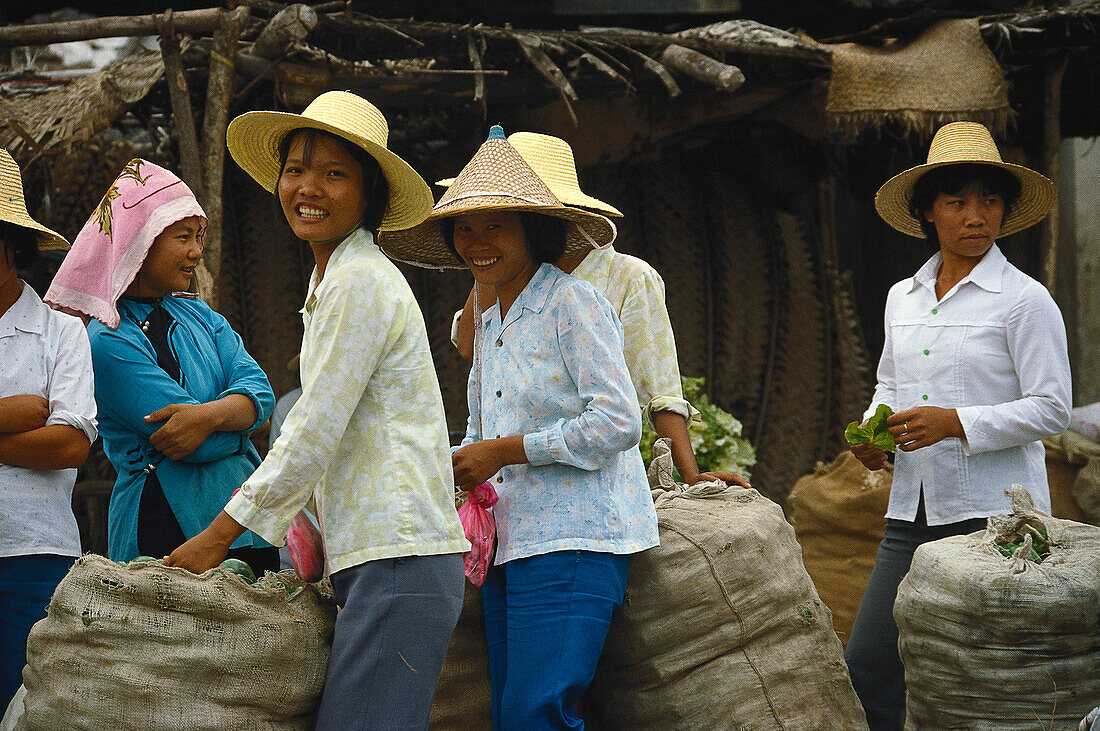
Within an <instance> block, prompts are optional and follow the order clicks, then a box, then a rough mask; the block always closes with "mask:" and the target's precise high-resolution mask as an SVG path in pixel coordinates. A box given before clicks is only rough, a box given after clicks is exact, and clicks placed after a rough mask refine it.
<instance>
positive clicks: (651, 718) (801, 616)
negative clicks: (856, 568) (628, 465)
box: [584, 439, 867, 731]
mask: <svg viewBox="0 0 1100 731" xmlns="http://www.w3.org/2000/svg"><path fill="white" fill-rule="evenodd" d="M650 481H651V485H652V486H653V496H654V499H655V503H656V508H657V521H658V525H659V526H660V532H661V545H660V546H659V547H658V548H652V549H650V550H648V551H644V552H642V553H639V554H635V555H633V556H631V562H630V579H629V582H628V585H627V592H626V599H625V602H624V604H623V608H622V611H621V613H620V614H619V615H617V616H616V617H615V619H614V620H613V621H612V625H611V630H610V632H609V634H608V637H607V642H606V643H605V645H604V651H603V655H602V657H601V659H600V665H599V667H598V668H597V670H596V677H595V680H594V681H593V683H592V686H591V687H590V689H589V692H588V694H587V695H586V696H585V699H584V702H585V709H586V711H588V712H589V713H591V714H592V715H593V716H595V719H596V721H597V722H598V723H599V727H600V728H612V729H653V730H654V731H656V730H657V729H660V730H661V731H664V730H666V729H739V728H746V729H750V728H751V729H796V728H830V729H866V728H867V723H866V720H865V719H864V715H863V709H862V708H861V706H860V704H859V701H858V699H857V698H856V695H855V691H853V689H852V683H851V680H850V679H849V677H848V670H847V667H846V666H845V664H844V660H843V659H842V657H841V646H840V642H839V641H838V640H837V638H836V634H835V633H834V632H833V627H832V618H831V617H830V615H829V610H828V608H827V607H826V606H825V605H824V604H823V603H822V602H821V600H820V599H819V598H818V595H817V592H816V591H814V587H813V583H812V582H811V581H810V577H809V576H808V575H807V574H806V570H805V568H803V566H802V556H801V552H800V550H799V547H798V544H797V543H796V542H795V539H794V531H793V530H792V529H791V527H790V525H789V524H788V523H787V522H786V520H784V518H783V511H782V510H781V509H780V507H779V506H778V505H776V504H775V503H773V502H772V501H770V500H768V499H767V498H765V497H763V496H762V495H760V493H758V492H757V491H756V490H751V489H750V490H746V489H743V488H740V487H727V486H726V485H724V484H722V483H712V482H703V483H697V484H695V485H692V486H689V487H682V486H678V485H676V484H675V482H674V481H673V479H672V458H671V453H670V451H669V444H668V440H667V439H662V440H658V442H657V443H655V444H654V460H653V463H652V465H651V467H650Z"/></svg>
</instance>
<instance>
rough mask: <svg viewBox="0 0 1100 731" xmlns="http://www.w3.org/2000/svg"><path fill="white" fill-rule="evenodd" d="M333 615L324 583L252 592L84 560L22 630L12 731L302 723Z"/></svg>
mask: <svg viewBox="0 0 1100 731" xmlns="http://www.w3.org/2000/svg"><path fill="white" fill-rule="evenodd" d="M276 582H280V583H281V585H280V584H279V583H276ZM284 586H285V587H287V588H289V590H290V592H295V595H294V596H293V597H289V596H288V594H289V592H288V591H287V589H286V588H284ZM299 589H300V591H296V590H299ZM335 617H336V609H335V606H334V605H333V601H332V594H331V590H330V589H329V588H328V587H327V584H304V583H303V582H302V581H301V580H300V579H298V578H297V576H295V575H294V574H292V573H289V572H285V573H279V574H273V573H268V574H266V575H265V576H264V578H263V580H262V581H261V585H260V586H258V587H252V586H250V585H249V584H248V583H246V582H245V581H244V580H243V579H241V578H240V577H239V576H236V575H234V574H231V573H229V572H227V571H225V570H224V569H221V568H220V567H219V568H215V569H212V570H210V571H207V572H206V573H205V574H202V575H201V576H197V575H195V574H192V573H189V572H187V571H184V570H183V569H176V568H167V567H165V566H163V565H162V564H159V563H152V562H151V563H132V564H129V565H126V566H120V565H118V564H116V563H115V562H113V561H110V560H108V559H106V558H104V557H103V556H97V555H94V554H86V555H85V556H83V557H81V558H79V559H77V561H76V563H75V564H74V565H73V568H72V569H71V570H70V571H69V573H68V575H67V576H66V577H65V578H64V579H63V580H62V581H61V583H60V584H59V585H58V587H57V591H56V592H54V595H53V598H52V599H51V600H50V605H49V610H48V613H47V616H46V618H45V619H43V620H42V621H40V622H38V623H37V624H35V625H34V627H33V628H32V629H31V633H30V637H29V638H28V640H27V666H26V667H25V668H24V669H23V682H24V684H25V685H26V686H27V696H26V698H25V699H24V705H25V707H26V711H25V715H24V716H23V718H22V719H21V721H20V725H19V726H18V728H19V729H27V730H28V731H38V730H41V731H56V730H57V729H66V730H70V729H74V730H75V729H96V730H101V729H110V730H111V731H127V730H131V729H132V730H133V731H149V730H150V729H173V731H180V730H183V729H186V730H195V731H197V730H200V729H209V731H225V730H226V729H307V728H312V726H313V719H314V715H315V713H316V710H317V705H318V702H319V701H320V696H321V689H322V688H323V687H324V682H325V672H326V670H327V669H328V659H329V651H330V649H331V645H332V630H333V623H334V621H335Z"/></svg>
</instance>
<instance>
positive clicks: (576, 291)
mask: <svg viewBox="0 0 1100 731" xmlns="http://www.w3.org/2000/svg"><path fill="white" fill-rule="evenodd" d="M556 307H557V308H558V312H559V316H558V317H557V321H558V327H557V335H558V342H559V344H560V346H561V353H562V357H563V359H564V362H565V366H566V369H567V370H568V372H569V375H570V377H571V378H572V380H573V383H574V384H576V389H577V393H578V394H579V396H580V398H581V401H582V402H583V404H584V410H583V411H582V412H581V413H580V414H578V415H577V416H575V417H573V418H569V419H559V420H558V421H557V422H556V423H554V424H553V425H552V426H550V427H548V428H546V429H542V430H540V431H536V432H531V433H528V434H526V435H524V437H523V448H524V452H525V453H526V455H527V458H528V460H529V461H530V463H531V464H532V465H536V466H538V465H545V464H551V463H554V462H557V463H561V464H568V465H572V466H574V467H579V468H581V469H585V470H597V469H600V468H601V467H603V466H605V465H606V464H607V462H608V461H609V460H610V459H612V458H613V457H614V456H615V455H616V454H618V453H619V452H623V451H625V450H627V449H630V448H631V447H634V446H635V445H637V444H638V440H639V439H640V438H641V433H642V421H641V414H640V413H639V411H638V408H637V405H636V404H637V401H636V399H635V391H634V385H633V384H632V383H631V380H630V373H629V371H628V370H627V368H626V362H625V360H624V358H623V350H622V346H623V334H622V329H621V327H620V325H619V323H618V321H617V319H616V318H615V315H614V313H613V312H612V311H611V306H610V305H609V304H608V303H607V300H605V299H604V298H603V297H601V296H599V295H598V294H597V293H596V291H595V290H594V289H592V288H590V287H587V286H583V287H582V286H575V285H574V286H569V287H567V288H565V290H564V291H563V292H562V296H561V301H560V302H559V303H558V304H557V305H556Z"/></svg>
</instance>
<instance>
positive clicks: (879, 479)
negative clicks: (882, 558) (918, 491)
mask: <svg viewBox="0 0 1100 731" xmlns="http://www.w3.org/2000/svg"><path fill="white" fill-rule="evenodd" d="M893 480H894V468H893V465H889V466H887V468H886V469H884V470H876V471H874V472H871V471H870V470H868V469H867V468H866V467H864V466H863V463H861V462H860V461H859V460H858V459H856V458H855V455H853V454H852V453H851V452H849V451H848V450H845V451H843V452H841V453H840V455H839V456H838V457H837V458H836V459H834V460H833V461H832V462H830V463H829V464H827V465H826V464H824V463H822V462H818V463H817V468H816V469H815V470H814V473H813V474H812V475H806V476H805V477H803V478H801V479H799V481H798V482H796V483H795V485H794V489H792V490H791V494H790V495H789V496H788V497H787V510H788V517H789V519H790V522H791V525H793V526H794V534H795V537H796V538H797V539H798V543H799V545H801V546H802V562H803V563H804V564H805V565H806V571H807V572H808V573H809V574H810V578H811V579H813V582H814V587H815V588H816V589H817V594H818V596H820V597H821V601H823V602H825V606H827V607H828V608H829V609H830V610H831V611H832V613H833V628H834V629H835V630H836V633H837V636H838V637H839V638H840V641H841V642H843V643H847V642H848V635H850V634H851V632H852V624H853V623H854V622H855V620H856V612H857V611H859V602H860V599H861V598H862V597H863V590H864V589H866V588H867V580H868V579H869V578H870V577H871V569H872V568H874V565H875V555H876V554H877V553H878V544H879V543H880V542H881V541H882V531H883V528H884V526H885V525H886V517H885V516H886V506H887V504H888V503H889V502H890V485H891V483H892V482H893Z"/></svg>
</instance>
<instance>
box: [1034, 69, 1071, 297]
mask: <svg viewBox="0 0 1100 731" xmlns="http://www.w3.org/2000/svg"><path fill="white" fill-rule="evenodd" d="M1068 61H1069V56H1068V55H1067V54H1065V53H1062V54H1060V55H1059V56H1057V57H1054V58H1052V59H1050V60H1048V61H1047V65H1046V68H1045V70H1044V74H1043V160H1042V166H1043V174H1044V175H1046V176H1047V177H1048V178H1050V179H1051V180H1053V181H1054V184H1055V185H1057V184H1058V176H1059V172H1060V169H1061V147H1062V78H1063V77H1064V76H1065V73H1066V64H1067V62H1068ZM1039 241H1040V251H1041V252H1042V267H1043V284H1045V285H1046V287H1047V289H1048V290H1050V293H1051V295H1055V292H1056V289H1057V282H1058V206H1057V205H1055V206H1054V208H1053V209H1052V210H1051V212H1050V215H1049V216H1047V218H1046V220H1045V221H1043V227H1042V230H1041V231H1040V238H1039Z"/></svg>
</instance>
